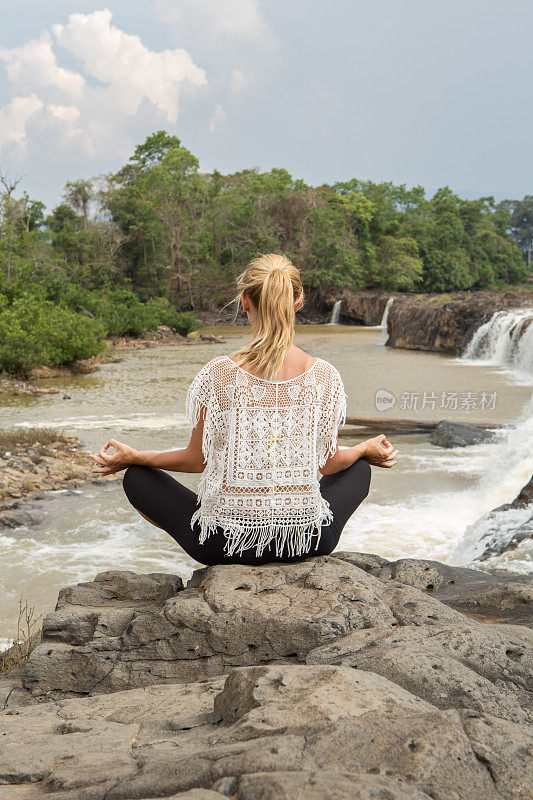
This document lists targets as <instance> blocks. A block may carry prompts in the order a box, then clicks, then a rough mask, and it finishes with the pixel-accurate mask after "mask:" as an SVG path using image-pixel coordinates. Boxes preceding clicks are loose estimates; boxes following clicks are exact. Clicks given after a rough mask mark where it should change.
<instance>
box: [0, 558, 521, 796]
mask: <svg viewBox="0 0 533 800" xmlns="http://www.w3.org/2000/svg"><path fill="white" fill-rule="evenodd" d="M430 585H432V587H433V590H432V591H428V587H429V586H430ZM525 586H526V587H528V586H529V584H528V583H527V582H525ZM453 591H456V592H458V593H459V594H458V596H459V597H461V598H463V602H466V601H465V600H464V597H465V596H466V595H467V594H468V591H470V592H478V593H479V592H486V593H492V595H491V597H490V599H485V600H484V602H485V603H488V602H490V603H492V605H493V607H494V608H496V607H497V605H498V603H499V605H500V606H504V605H505V604H506V602H511V603H514V602H519V601H520V602H522V600H523V598H524V597H526V592H525V588H524V587H522V588H520V587H519V585H518V583H517V582H516V580H514V579H512V580H511V581H510V582H507V583H505V582H503V581H501V580H500V579H499V577H498V576H493V575H486V574H484V573H481V572H480V571H478V570H469V569H464V568H459V567H449V566H447V565H443V564H439V563H438V562H431V561H423V560H417V559H400V560H398V561H396V562H389V561H387V560H386V559H383V558H381V557H380V556H377V555H369V554H364V553H343V552H342V551H340V552H339V553H336V554H334V555H331V556H323V557H313V558H309V559H306V560H304V561H301V562H297V563H293V564H267V565H264V566H259V567H246V566H241V565H238V564H231V565H219V566H215V567H205V568H202V569H198V570H196V572H194V573H193V575H192V577H191V579H190V581H189V582H188V584H187V586H186V587H183V584H182V582H181V580H180V579H179V578H178V577H177V576H175V575H165V574H159V573H151V574H147V575H137V574H135V573H133V572H127V571H116V570H112V571H109V572H103V573H100V574H98V575H97V576H96V577H95V579H94V580H93V581H87V582H84V583H81V584H78V585H77V586H72V587H66V588H64V589H62V590H61V591H60V593H59V599H58V603H57V606H56V609H55V611H54V612H52V613H51V614H49V615H48V616H47V617H46V618H45V620H44V622H43V629H42V644H40V645H39V646H37V647H36V648H35V649H34V650H33V652H32V653H31V655H30V658H29V660H28V661H27V663H26V664H25V666H24V668H23V669H20V668H18V669H16V670H12V671H11V673H8V674H7V675H6V676H4V678H2V679H0V700H1V701H2V702H3V703H4V708H5V710H4V711H3V713H0V729H1V731H2V739H1V745H0V787H1V788H0V798H1V800H4V798H5V800H26V798H31V800H34V798H37V797H43V798H47V797H50V798H51V800H133V798H140V799H141V800H142V799H143V798H144V800H155V798H161V797H167V798H174V800H178V798H182V800H211V798H213V800H215V798H217V797H233V798H235V799H236V800H287V798H291V800H298V798H300V799H301V800H322V798H331V800H353V799H354V798H356V799H357V798H360V800H378V798H382V799H383V800H384V799H385V798H387V799H388V800H392V799H394V800H449V799H451V798H454V800H503V798H506V800H529V797H530V795H529V794H528V791H529V786H530V773H529V772H528V770H529V769H530V763H531V759H530V758H529V755H530V753H531V748H532V747H533V741H532V736H531V726H530V725H528V723H530V720H531V716H532V713H533V712H532V710H531V696H532V690H533V686H532V683H531V676H532V674H533V670H532V666H533V647H532V643H533V633H532V632H531V631H529V630H528V629H527V628H525V627H523V626H517V625H507V624H503V623H498V624H494V625H485V624H482V623H480V622H477V621H476V620H475V619H473V618H471V617H469V616H466V615H465V614H463V613H461V612H459V611H457V610H455V609H454V608H451V607H450V606H449V605H447V604H446V603H443V602H441V601H440V600H439V599H437V598H438V597H440V596H446V593H449V592H453ZM498 592H499V593H500V594H498ZM511 592H512V593H514V595H516V597H515V598H514V599H513V600H512V601H511V600H509V597H510V593H511ZM506 597H507V598H508V599H507V600H506V599H505V598H506ZM456 599H457V598H456ZM502 613H503V612H502ZM25 704H27V705H25Z"/></svg>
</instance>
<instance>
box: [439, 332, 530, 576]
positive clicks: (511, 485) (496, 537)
mask: <svg viewBox="0 0 533 800" xmlns="http://www.w3.org/2000/svg"><path fill="white" fill-rule="evenodd" d="M531 327H532V326H531V325H530V328H531ZM532 439H533V400H531V401H530V402H529V403H528V405H527V406H526V408H525V409H524V411H523V412H522V415H521V417H520V419H519V420H517V423H516V425H515V426H514V427H513V428H511V429H510V430H509V431H508V432H507V433H506V434H505V438H504V439H503V441H501V442H500V443H499V444H497V445H496V448H495V449H494V450H491V451H490V453H489V455H488V458H487V466H486V471H485V473H484V474H483V476H482V477H481V478H480V480H479V481H478V484H477V486H476V487H475V488H474V489H473V490H471V491H470V492H469V493H468V498H469V502H470V504H471V505H472V506H473V507H474V508H484V509H486V508H487V507H488V508H489V509H493V510H489V511H488V512H486V513H485V514H484V515H483V516H482V517H480V518H479V519H478V520H476V521H475V522H474V523H472V524H471V525H469V526H468V527H467V529H466V531H465V534H464V537H463V540H462V541H461V542H459V544H458V545H457V546H456V548H455V550H454V552H453V553H452V556H451V558H450V561H449V563H450V564H462V565H465V564H470V563H472V562H474V561H476V560H477V559H478V558H479V557H480V556H481V554H482V553H483V551H484V549H485V547H486V546H487V545H496V549H498V545H499V546H500V547H501V548H502V549H504V547H505V545H506V544H507V543H508V542H509V541H510V539H512V537H513V535H514V533H515V532H516V530H517V529H519V528H521V527H525V526H527V525H529V526H531V525H532V524H533V523H532V522H531V519H532V512H533V509H532V506H531V505H528V506H525V507H522V508H515V509H500V510H497V509H499V507H500V506H501V505H503V504H505V503H510V502H512V500H514V498H515V497H516V495H517V494H518V492H519V491H520V489H521V488H522V487H523V486H525V485H526V483H527V482H528V481H529V479H530V478H531V474H532V473H533V452H532V451H531V448H530V447H529V446H528V444H527V443H529V442H531V441H532ZM528 552H529V553H531V548H528ZM525 557H526V559H527V558H529V559H530V558H531V555H526V556H525Z"/></svg>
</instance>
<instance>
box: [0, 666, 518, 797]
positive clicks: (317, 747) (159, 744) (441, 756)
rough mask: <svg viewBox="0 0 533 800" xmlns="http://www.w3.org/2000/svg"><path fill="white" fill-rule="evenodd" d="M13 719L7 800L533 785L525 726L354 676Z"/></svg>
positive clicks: (1, 756)
mask: <svg viewBox="0 0 533 800" xmlns="http://www.w3.org/2000/svg"><path fill="white" fill-rule="evenodd" d="M0 719H1V725H2V733H3V737H2V748H1V750H0V783H3V784H4V785H3V793H2V795H1V796H2V800H4V798H5V800H10V798H20V797H33V798H35V797H43V798H47V797H50V798H53V800H104V799H105V800H131V799H132V798H145V800H150V799H151V798H156V797H157V798H161V797H167V798H170V797H172V798H175V800H177V798H187V800H204V799H205V800H208V798H209V800H210V798H211V797H213V800H214V798H215V797H217V796H225V797H229V796H231V797H233V798H236V800H287V798H289V797H290V798H291V800H298V798H300V799H301V800H304V799H305V800H319V798H320V800H323V798H331V800H333V798H335V800H354V799H355V800H357V798H359V799H360V800H378V798H382V800H385V798H387V799H388V800H392V799H393V798H394V800H430V799H431V798H433V799H434V800H435V799H436V800H447V799H448V798H454V799H455V800H502V798H504V797H505V798H506V800H527V798H528V791H529V788H528V787H529V785H530V784H529V783H528V780H529V773H528V770H529V768H530V760H528V758H527V753H528V749H529V748H531V745H532V739H531V733H530V731H528V728H527V726H526V725H524V724H523V723H516V722H510V721H508V720H502V719H500V718H497V717H493V716H490V715H489V714H486V713H479V712H475V711H461V712H458V711H455V710H446V711H443V710H440V709H438V708H436V707H435V706H434V705H433V704H431V703H428V702H427V701H424V700H422V699H420V698H419V697H416V696H414V695H412V694H411V693H409V692H408V691H406V690H405V689H403V688H401V687H400V686H398V685H397V684H396V683H393V682H391V681H389V680H387V679H386V678H384V677H382V676H380V675H377V674H375V673H372V672H367V671H364V670H359V669H352V668H349V667H339V666H331V665H299V664H284V665H282V664H270V665H263V666H253V667H238V668H235V669H233V670H231V671H230V673H229V675H228V676H227V677H226V678H217V679H215V680H209V681H196V682H193V683H187V684H173V685H166V686H151V687H148V688H145V689H130V690H128V691H123V692H117V693H114V694H109V695H102V696H99V697H85V698H76V699H70V700H60V701H58V702H52V703H46V704H41V705H38V706H32V707H30V708H20V709H18V710H17V711H16V712H13V710H12V711H11V712H4V714H3V715H2V716H1V717H0ZM26 789H28V793H22V792H23V791H24V790H26Z"/></svg>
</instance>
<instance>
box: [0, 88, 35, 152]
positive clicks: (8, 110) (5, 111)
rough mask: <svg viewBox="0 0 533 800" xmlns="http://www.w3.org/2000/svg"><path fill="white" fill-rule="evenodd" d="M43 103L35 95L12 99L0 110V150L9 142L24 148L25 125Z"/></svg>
mask: <svg viewBox="0 0 533 800" xmlns="http://www.w3.org/2000/svg"><path fill="white" fill-rule="evenodd" d="M42 107H43V103H42V101H41V100H39V98H38V97H37V95H36V94H30V95H27V96H26V97H14V98H13V99H12V100H11V102H9V103H8V104H7V105H6V106H4V108H0V150H1V149H2V148H3V147H4V146H5V145H6V144H8V143H9V142H13V143H14V144H16V145H18V147H20V148H22V149H23V148H25V147H26V123H27V122H28V120H29V119H30V117H32V116H33V115H34V114H35V113H36V112H37V111H39V110H40V109H41V108H42Z"/></svg>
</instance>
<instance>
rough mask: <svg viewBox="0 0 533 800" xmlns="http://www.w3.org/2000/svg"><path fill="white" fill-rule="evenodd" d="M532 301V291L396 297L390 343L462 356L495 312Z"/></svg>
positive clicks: (391, 313) (390, 326)
mask: <svg viewBox="0 0 533 800" xmlns="http://www.w3.org/2000/svg"><path fill="white" fill-rule="evenodd" d="M532 301H533V293H532V292H531V291H530V290H525V291H518V292H505V293H503V292H490V291H477V292H472V293H471V292H454V294H453V296H451V295H425V294H417V295H404V296H403V297H402V296H400V297H398V298H395V300H394V303H393V305H392V307H391V309H390V312H389V316H388V320H387V330H388V334H389V336H388V339H387V343H386V344H387V346H388V347H402V348H406V349H408V350H429V351H433V352H439V353H452V354H454V355H459V354H460V353H461V352H462V351H463V349H464V347H465V345H466V344H467V342H469V341H470V339H471V337H472V334H473V333H474V331H475V330H476V328H477V327H478V326H479V325H481V324H483V323H484V322H486V321H487V320H489V319H490V317H491V316H492V314H493V313H494V312H495V311H499V310H500V309H505V308H519V307H522V306H531V304H532Z"/></svg>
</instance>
